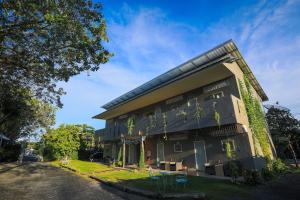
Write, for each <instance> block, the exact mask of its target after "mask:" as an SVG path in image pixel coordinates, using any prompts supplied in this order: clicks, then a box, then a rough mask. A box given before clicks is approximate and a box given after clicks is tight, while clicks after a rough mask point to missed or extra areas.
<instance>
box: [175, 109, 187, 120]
mask: <svg viewBox="0 0 300 200" xmlns="http://www.w3.org/2000/svg"><path fill="white" fill-rule="evenodd" d="M176 116H182V118H183V121H184V122H186V121H187V112H186V111H184V110H180V111H179V112H178V113H176Z"/></svg>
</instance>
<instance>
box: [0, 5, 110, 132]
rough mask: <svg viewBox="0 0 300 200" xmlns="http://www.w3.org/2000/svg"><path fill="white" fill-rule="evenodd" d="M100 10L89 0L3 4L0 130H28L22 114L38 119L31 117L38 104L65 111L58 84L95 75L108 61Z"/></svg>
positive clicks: (0, 12) (0, 10)
mask: <svg viewBox="0 0 300 200" xmlns="http://www.w3.org/2000/svg"><path fill="white" fill-rule="evenodd" d="M101 9H102V8H101V5H100V4H94V3H92V1H87V0H68V1H65V0H55V1H54V0H48V1H35V0H3V1H0V27H1V28H0V84H1V87H0V95H1V96H0V106H1V107H0V120H1V123H2V126H9V125H8V124H11V127H13V126H15V125H18V126H20V127H19V128H18V129H26V128H27V127H29V125H31V124H32V123H29V122H30V120H27V117H24V116H26V115H21V114H20V113H24V112H23V111H24V110H26V111H30V110H31V111H32V112H31V114H32V115H31V116H35V117H38V116H37V115H33V113H34V112H33V111H36V110H37V109H36V108H34V107H35V106H34V105H33V104H34V103H33V102H35V101H36V100H38V101H40V102H39V103H42V104H44V105H49V104H54V105H56V106H58V107H62V103H61V101H60V96H61V95H62V94H64V92H63V89H62V88H58V87H57V82H59V81H68V80H69V78H70V77H72V76H74V75H77V74H79V73H81V72H83V71H86V72H88V71H96V70H98V69H99V67H100V64H102V63H106V62H107V61H108V59H109V58H110V57H111V54H110V53H109V52H108V51H107V50H106V49H105V48H104V47H103V42H107V41H108V38H107V36H106V25H105V20H104V17H103V14H102V11H101ZM23 92H24V93H25V97H23V96H24V95H23V94H22V93H23ZM15 94H18V97H17V98H13V96H14V95H15ZM22 95H23V96H22ZM21 97H22V98H21ZM29 97H30V98H29ZM18 98H19V99H18ZM12 99H13V101H12ZM28 102H30V103H28ZM30 108H31V109H30ZM21 111H22V112H21ZM17 113H19V114H17ZM13 116H14V117H15V118H12V117H13ZM9 117H10V118H9ZM18 120H20V121H22V120H23V121H22V123H19V122H18ZM36 121H39V119H36ZM26 132H28V131H26ZM23 133H25V132H24V131H23ZM16 134H17V135H20V133H17V132H16Z"/></svg>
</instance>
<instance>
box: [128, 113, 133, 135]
mask: <svg viewBox="0 0 300 200" xmlns="http://www.w3.org/2000/svg"><path fill="white" fill-rule="evenodd" d="M127 129H128V135H132V133H133V129H134V120H133V117H129V118H128V120H127Z"/></svg>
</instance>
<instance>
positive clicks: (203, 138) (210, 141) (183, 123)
mask: <svg viewBox="0 0 300 200" xmlns="http://www.w3.org/2000/svg"><path fill="white" fill-rule="evenodd" d="M245 75H246V76H247V77H248V80H249V82H250V90H251V91H252V96H253V98H255V99H257V100H258V101H259V102H260V106H261V102H262V101H266V100H268V97H267V96H266V94H265V92H264V91H263V89H262V88H261V86H260V84H259V83H258V81H257V80H256V78H255V77H254V75H253V73H252V72H251V70H250V68H249V67H248V65H247V64H246V62H245V60H244V59H243V57H242V56H241V54H240V52H239V50H238V49H237V47H236V45H235V44H234V42H233V41H232V40H229V41H227V42H225V43H223V44H221V45H219V46H217V47H215V48H213V49H211V50H209V51H207V52H206V53H203V54H201V55H199V56H197V57H195V58H193V59H191V60H189V61H187V62H185V63H183V64H181V65H179V66H178V67H175V68H174V69H171V70H170V71H168V72H166V73H164V74H162V75H160V76H158V77H156V78H154V79H152V80H150V81H149V82H147V83H145V84H143V85H141V86H139V87H137V88H136V89H134V90H132V91H130V92H128V93H126V94H124V95H122V96H120V97H118V98H116V99H114V100H112V101H110V102H108V103H107V104H105V105H104V106H103V108H104V109H106V111H105V112H102V113H100V114H98V115H96V116H94V118H96V119H102V120H106V126H105V128H104V129H101V130H97V136H98V137H99V136H100V138H101V143H102V144H103V146H104V156H108V157H110V158H116V157H117V155H118V151H119V149H120V148H121V147H122V141H125V144H126V151H125V152H126V164H134V163H138V161H139V154H140V146H141V145H140V144H141V138H142V137H143V138H145V140H143V144H144V149H145V162H146V163H147V164H149V165H150V164H151V165H154V166H156V165H159V163H160V162H161V161H178V162H179V161H183V165H186V166H187V167H189V168H193V169H196V170H204V167H205V166H206V165H207V164H209V163H226V162H227V158H226V148H225V143H229V144H230V148H231V150H232V151H234V152H235V159H236V160H239V161H240V163H242V165H243V167H245V168H257V167H258V164H257V163H258V162H257V161H256V160H257V158H259V157H262V156H263V150H262V149H261V147H260V144H259V142H258V141H257V139H256V138H255V137H254V134H253V133H252V131H251V129H250V125H249V119H248V116H247V111H246V107H245V104H244V102H243V99H242V93H241V90H242V89H241V84H243V85H244V84H245V83H244V76H245ZM264 123H265V122H264ZM128 127H131V128H129V131H128ZM131 129H132V131H131ZM266 131H267V127H266ZM128 132H129V133H128ZM266 137H268V143H269V144H270V152H272V156H273V153H274V149H273V146H272V141H271V139H270V137H269V134H268V131H267V135H266ZM271 147H272V148H271Z"/></svg>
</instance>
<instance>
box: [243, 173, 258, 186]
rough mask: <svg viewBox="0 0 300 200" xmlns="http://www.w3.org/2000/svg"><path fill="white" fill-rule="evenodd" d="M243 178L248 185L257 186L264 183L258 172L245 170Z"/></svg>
mask: <svg viewBox="0 0 300 200" xmlns="http://www.w3.org/2000/svg"><path fill="white" fill-rule="evenodd" d="M243 177H244V181H245V183H246V184H248V185H257V184H260V183H261V182H262V179H261V175H260V172H259V171H257V170H244V172H243Z"/></svg>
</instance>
